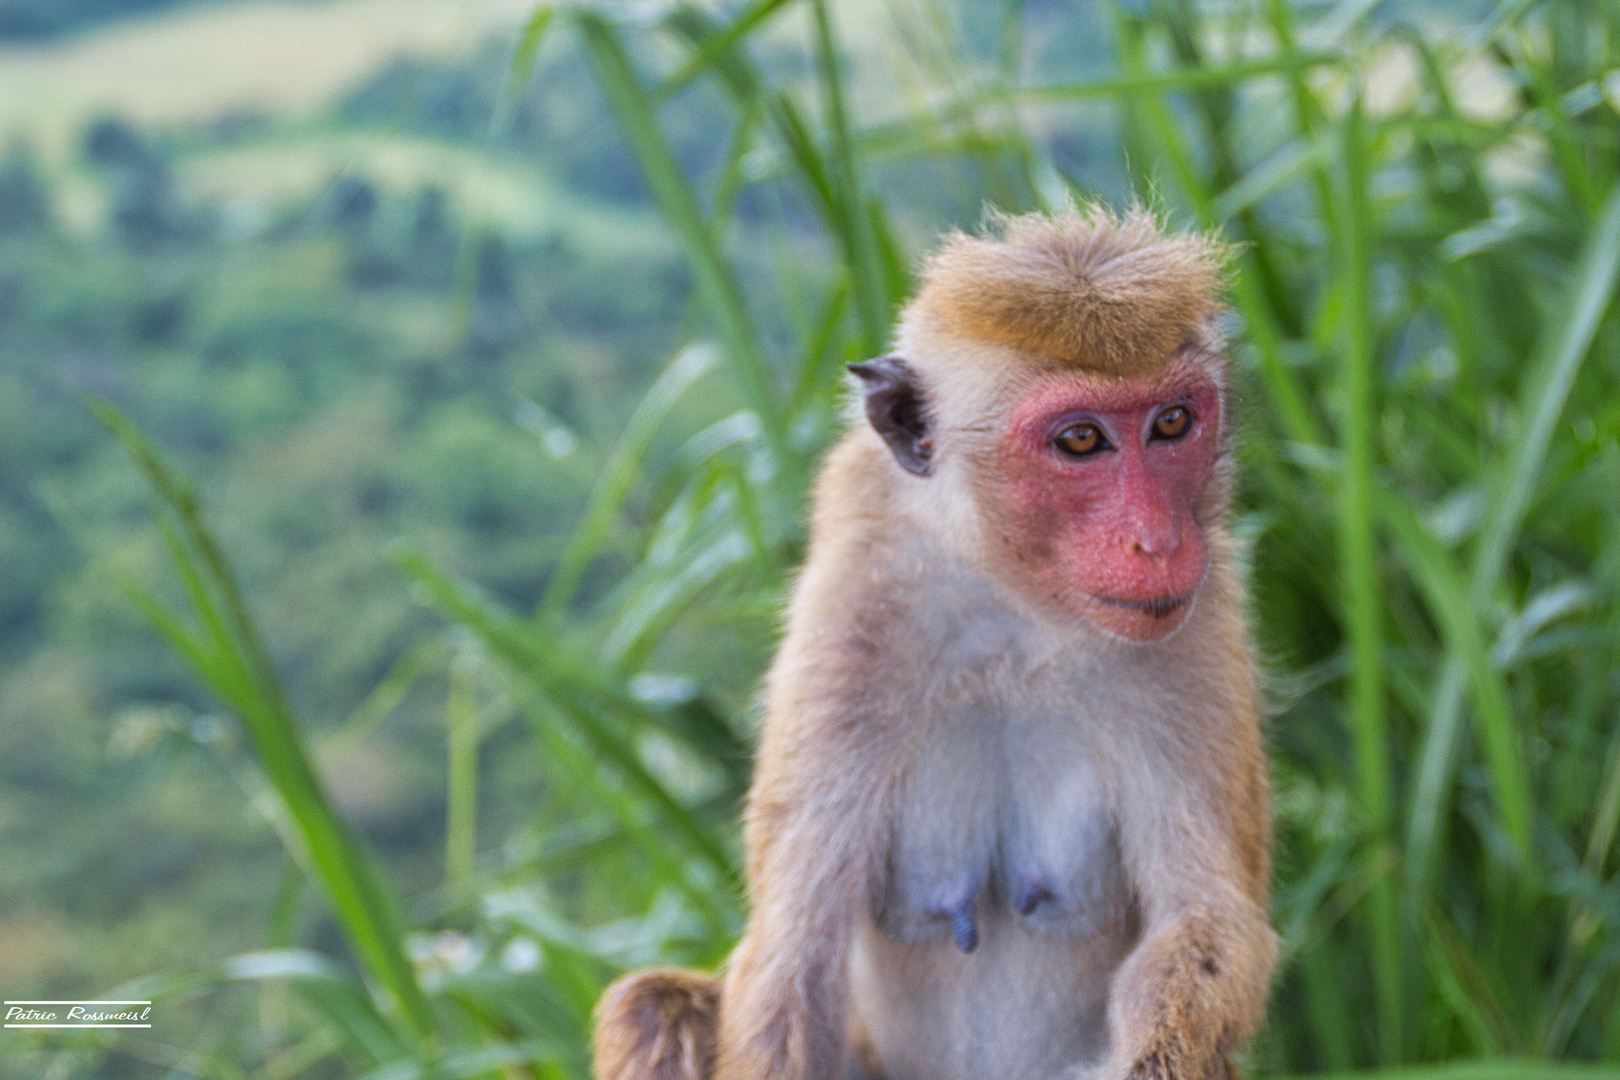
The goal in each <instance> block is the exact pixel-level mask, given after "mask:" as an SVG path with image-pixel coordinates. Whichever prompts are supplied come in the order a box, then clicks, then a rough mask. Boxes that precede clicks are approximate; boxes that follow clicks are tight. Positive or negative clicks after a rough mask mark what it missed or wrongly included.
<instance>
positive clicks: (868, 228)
mask: <svg viewBox="0 0 1620 1080" xmlns="http://www.w3.org/2000/svg"><path fill="white" fill-rule="evenodd" d="M810 10H811V11H812V13H813V14H814V16H815V35H816V68H817V72H818V74H819V75H820V79H821V93H822V115H823V119H824V121H825V123H826V126H827V131H828V152H827V159H828V164H827V167H826V169H825V172H826V173H827V175H828V176H830V177H831V178H832V183H833V190H834V192H835V197H836V201H837V204H838V206H839V208H840V211H841V212H840V214H839V225H840V232H839V239H840V241H841V242H842V244H843V247H844V261H845V263H846V264H847V265H848V267H849V270H850V280H851V282H852V283H853V286H854V292H855V303H856V310H857V311H858V312H859V313H860V317H861V331H862V336H863V337H864V339H865V341H864V347H863V349H862V351H863V352H865V353H870V354H872V355H876V354H877V353H879V352H882V351H883V349H884V347H885V346H886V345H887V344H888V340H889V330H890V323H891V321H892V319H893V307H892V303H891V298H890V296H889V289H888V279H887V275H886V274H885V273H884V272H883V269H882V266H881V263H880V259H879V252H878V244H877V239H876V237H875V236H874V234H873V229H872V220H871V218H870V217H869V216H868V214H867V212H866V196H865V194H864V193H863V191H862V186H861V179H860V170H859V166H858V164H857V162H856V158H855V146H854V142H853V140H852V139H851V138H850V123H849V111H848V108H847V106H846V104H845V102H844V81H845V80H844V75H843V72H842V70H841V63H840V60H839V56H838V43H837V41H836V40H835V37H834V33H833V25H832V14H831V11H830V9H829V7H828V0H810Z"/></svg>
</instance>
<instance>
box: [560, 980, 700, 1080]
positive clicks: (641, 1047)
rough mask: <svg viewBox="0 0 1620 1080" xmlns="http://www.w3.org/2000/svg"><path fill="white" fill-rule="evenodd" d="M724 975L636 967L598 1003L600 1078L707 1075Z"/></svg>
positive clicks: (692, 1078) (595, 1044)
mask: <svg viewBox="0 0 1620 1080" xmlns="http://www.w3.org/2000/svg"><path fill="white" fill-rule="evenodd" d="M719 1014H720V980H719V979H716V978H715V977H713V976H712V975H703V974H700V973H698V972H695V971H673V970H661V971H638V972H636V973H635V974H633V975H626V976H625V977H624V978H622V979H620V980H619V981H617V982H615V983H614V984H613V985H612V986H609V987H608V988H607V989H606V990H605V991H603V993H602V1000H601V1001H600V1002H599V1003H598V1004H597V1006H596V1035H595V1037H594V1038H593V1040H592V1051H593V1056H594V1059H595V1073H596V1078H597V1080H709V1078H710V1077H711V1076H712V1075H713V1074H714V1056H715V1032H716V1029H717V1027H718V1025H719Z"/></svg>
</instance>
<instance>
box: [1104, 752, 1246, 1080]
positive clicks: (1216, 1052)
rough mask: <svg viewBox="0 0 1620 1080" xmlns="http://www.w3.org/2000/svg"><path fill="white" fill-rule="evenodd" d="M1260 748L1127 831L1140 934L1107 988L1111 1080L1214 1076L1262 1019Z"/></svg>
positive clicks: (1163, 795)
mask: <svg viewBox="0 0 1620 1080" xmlns="http://www.w3.org/2000/svg"><path fill="white" fill-rule="evenodd" d="M1255 741H1256V743H1258V737H1257V736H1256V740H1255ZM1258 753H1259V751H1258V747H1257V746H1256V747H1255V751H1254V753H1252V754H1245V755H1243V756H1244V757H1245V758H1247V759H1249V763H1248V764H1246V765H1244V766H1240V767H1238V768H1236V769H1235V770H1234V772H1235V775H1234V772H1228V773H1226V775H1225V776H1224V777H1221V778H1220V779H1222V780H1224V784H1223V785H1216V784H1213V783H1211V784H1209V785H1207V786H1205V785H1199V784H1196V783H1194V784H1191V785H1188V788H1185V789H1183V791H1182V792H1181V793H1180V794H1179V797H1178V796H1177V795H1175V794H1171V793H1170V792H1168V791H1166V790H1164V789H1163V788H1160V789H1159V790H1157V791H1155V792H1153V793H1152V797H1155V798H1157V799H1158V800H1159V801H1158V802H1157V803H1156V804H1153V803H1148V804H1145V805H1146V806H1151V807H1152V809H1151V810H1148V812H1147V813H1145V814H1141V815H1139V818H1138V821H1136V822H1134V823H1132V824H1134V825H1135V827H1134V828H1133V827H1132V825H1130V824H1128V825H1127V826H1126V830H1125V831H1126V845H1125V846H1126V849H1127V852H1126V859H1127V862H1128V864H1130V870H1131V874H1132V877H1133V879H1134V880H1135V882H1136V887H1137V894H1138V898H1139V902H1140V903H1141V906H1142V918H1143V933H1142V940H1141V942H1140V943H1139V944H1138V946H1137V947H1136V949H1135V950H1134V951H1133V952H1132V953H1131V955H1130V956H1129V957H1127V958H1126V960H1125V963H1124V964H1122V965H1121V966H1120V968H1119V970H1118V971H1117V972H1116V973H1115V976H1114V982H1113V986H1112V990H1111V993H1110V1001H1109V1026H1110V1029H1111V1034H1112V1037H1113V1050H1112V1054H1111V1063H1110V1067H1109V1068H1108V1069H1107V1070H1105V1073H1104V1075H1105V1076H1107V1077H1109V1078H1110V1080H1114V1078H1120V1077H1128V1078H1129V1080H1223V1078H1224V1076H1225V1074H1226V1055H1227V1054H1228V1053H1229V1052H1230V1051H1231V1050H1233V1049H1234V1048H1235V1047H1236V1046H1238V1045H1239V1044H1240V1043H1242V1042H1243V1041H1244V1040H1245V1039H1247V1038H1248V1037H1249V1036H1250V1035H1252V1034H1253V1033H1254V1031H1255V1029H1256V1028H1258V1027H1259V1025H1260V1022H1261V1020H1262V1018H1263V1017H1264V1013H1265V1003H1266V994H1267V989H1268V987H1269V984H1270V980H1271V971H1272V968H1273V967H1274V966H1275V964H1276V957H1277V942H1276V935H1275V934H1274V933H1273V932H1272V930H1271V926H1270V923H1269V922H1268V920H1267V917H1266V890H1267V877H1268V876H1269V866H1268V864H1267V860H1266V857H1265V841H1266V836H1267V835H1268V833H1269V808H1268V804H1267V801H1266V795H1265V790H1264V789H1265V783H1264V775H1263V771H1262V768H1263V767H1262V766H1261V765H1260V763H1259V758H1258ZM1210 772H1211V770H1209V769H1208V768H1207V767H1206V769H1205V775H1206V776H1208V775H1209V773H1210ZM1183 775H1185V774H1183ZM1200 787H1202V788H1203V790H1202V791H1200V790H1199V789H1200ZM1212 788H1217V790H1211V789H1212ZM1143 794H1146V793H1143Z"/></svg>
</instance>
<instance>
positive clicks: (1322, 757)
mask: <svg viewBox="0 0 1620 1080" xmlns="http://www.w3.org/2000/svg"><path fill="white" fill-rule="evenodd" d="M159 9H164V10H161V11H160V10H159ZM169 9H173V10H169ZM0 138H3V139H4V140H5V142H4V144H3V146H4V148H3V150H0V567H3V572H0V866H3V867H4V872H3V873H0V989H3V990H4V994H5V996H6V997H7V998H13V999H16V998H73V997H89V996H115V997H150V998H152V999H153V1000H154V1001H155V1003H156V1004H155V1006H154V1011H155V1023H154V1027H153V1028H152V1029H151V1031H149V1032H110V1031H109V1032H99V1033H67V1034H42V1033H25V1032H20V1031H8V1032H5V1033H4V1038H3V1040H0V1070H3V1071H4V1073H5V1074H6V1075H16V1076H30V1077H32V1076H49V1077H52V1078H56V1080H69V1078H79V1077H85V1078H89V1077H98V1078H114V1077H119V1078H122V1077H141V1078H145V1077H169V1076H175V1077H181V1076H197V1077H221V1078H226V1077H229V1078H236V1077H265V1078H276V1080H289V1078H293V1077H308V1078H321V1077H338V1076H358V1075H363V1076H367V1077H372V1078H375V1080H384V1078H388V1080H404V1078H410V1077H416V1076H436V1077H504V1078H507V1080H515V1078H518V1077H531V1078H538V1077H548V1078H549V1077H570V1078H572V1077H583V1076H585V1075H586V1071H587V1063H586V1059H585V1056H584V1050H583V1047H584V1040H585V1031H586V1027H587V1023H588V1015H589V1010H590V1006H591V1004H592V1002H593V1001H594V998H595V995H596V993H597V992H598V991H599V989H600V987H601V986H602V985H603V984H604V983H605V981H606V980H607V979H609V978H611V977H612V976H613V975H614V974H615V973H616V972H618V971H621V970H623V969H626V968H628V967H633V966H640V965H645V964H650V963H681V964H700V965H711V964H714V963H717V962H718V961H719V960H720V959H721V958H722V957H723V956H724V955H725V953H726V951H727V949H728V947H729V944H730V942H731V941H732V940H733V939H734V937H735V935H736V934H737V932H738V930H739V929H740V925H741V919H742V903H741V898H740V896H739V895H738V890H737V866H738V858H739V854H740V853H739V845H738V837H737V832H736V828H735V817H736V811H737V807H738V800H739V798H740V794H741V792H742V791H743V789H744V788H745V786H746V783H747V772H748V748H749V745H750V743H751V739H752V732H753V728H754V723H755V720H756V716H755V711H754V692H755V687H756V684H757V680H758V677H759V674H760V672H761V670H762V668H763V665H764V664H765V663H766V662H767V661H768V658H769V654H770V651H771V648H772V643H773V640H774V635H775V632H776V617H777V612H778V610H779V608H780V605H781V602H782V599H783V596H784V593H785V589H786V587H787V583H788V581H789V579H790V575H791V572H792V568H793V567H794V565H795V564H796V562H797V560H798V558H799V557H800V555H801V553H802V545H803V541H804V533H803V526H802V522H801V515H802V510H803V501H804V490H805V485H806V483H807V479H808V477H809V476H810V475H811V474H812V472H813V468H814V463H815V460H816V458H817V455H818V454H819V452H820V451H821V450H822V449H823V448H824V447H825V446H826V445H827V443H828V442H829V441H830V440H831V439H832V438H833V437H835V435H836V433H837V430H838V428H839V424H840V421H839V411H840V395H841V389H840V387H841V373H842V365H843V363H844V362H846V361H849V360H856V359H862V358H867V357H870V356H872V355H875V354H876V353H878V352H879V351H881V349H882V347H883V345H884V341H885V338H886V335H887V333H888V326H889V324H890V320H891V317H892V315H893V313H894V311H895V310H896V308H897V306H898V305H899V304H900V303H902V302H903V300H904V298H905V296H906V295H907V293H908V290H909V288H910V284H911V271H912V268H913V266H914V265H915V260H916V258H917V257H918V256H919V255H920V254H921V253H923V252H924V251H926V250H927V249H928V247H929V246H930V245H931V243H932V242H933V239H934V237H935V236H936V235H937V233H938V231H939V230H940V229H942V228H946V227H950V226H958V227H967V228H971V227H974V226H975V225H976V224H977V223H978V221H979V220H980V216H981V213H982V209H983V207H984V205H985V204H986V203H990V204H993V205H996V206H999V207H1002V208H1004V209H1009V210H1027V209H1038V208H1045V209H1051V208H1054V207H1060V206H1062V205H1063V204H1064V203H1065V201H1066V200H1068V199H1071V198H1091V197H1102V198H1104V199H1107V200H1109V201H1111V202H1113V203H1115V204H1116V205H1122V204H1123V203H1125V202H1127V201H1129V200H1130V199H1131V198H1132V197H1133V195H1134V196H1139V197H1141V198H1143V199H1146V200H1148V201H1149V202H1150V203H1151V204H1152V205H1154V206H1155V207H1157V208H1159V209H1161V210H1162V211H1163V212H1164V213H1165V214H1166V215H1167V216H1168V217H1169V218H1170V220H1172V221H1173V222H1175V223H1176V224H1178V225H1180V226H1187V227H1219V228H1221V229H1222V230H1223V231H1224V233H1225V235H1226V236H1227V237H1229V238H1230V239H1233V240H1236V241H1240V242H1241V244H1242V248H1241V254H1240V256H1239V258H1238V260H1237V265H1236V267H1235V268H1234V275H1233V286H1232V293H1231V299H1232V315H1231V320H1230V322H1231V330H1232V332H1233V334H1234V338H1235V340H1236V342H1237V344H1236V346H1235V349H1234V359H1235V361H1236V363H1237V365H1238V368H1239V371H1240V385H1239V394H1238V398H1239V401H1238V406H1239V410H1240V414H1241V415H1240V421H1241V439H1240V445H1239V453H1240V456H1241V458H1242V463H1243V489H1242V493H1241V507H1240V512H1239V517H1238V520H1237V525H1238V529H1239V532H1240V534H1241V535H1242V536H1243V538H1244V539H1245V542H1246V545H1247V548H1248V552H1249V559H1250V562H1251V565H1252V579H1253V584H1254V591H1255V601H1254V615H1255V621H1256V628H1257V636H1258V639H1259V642H1260V645H1261V648H1262V650H1263V652H1264V654H1265V656H1266V658H1267V667H1268V671H1269V681H1268V685H1269V691H1270V697H1271V704H1272V718H1271V721H1270V724H1269V738H1270V744H1271V748H1272V757H1273V763H1274V770H1275V775H1276V803H1277V830H1278V845H1277V890H1276V899H1275V913H1274V914H1275V922H1276V925H1277V927H1278V929H1279V932H1280V933H1281V934H1282V936H1283V941H1284V957H1285V960H1284V964H1283V966H1282V968H1281V970H1280V972H1279V975H1278V979H1277V983H1276V990H1275V993H1274V995H1273V1006H1272V1013H1271V1020H1270V1024H1269V1026H1268V1028H1267V1030H1266V1031H1265V1032H1264V1034H1263V1035H1262V1036H1261V1037H1260V1039H1259V1040H1258V1041H1257V1042H1256V1044H1255V1046H1254V1047H1253V1048H1252V1049H1251V1050H1250V1051H1249V1054H1248V1065H1249V1068H1250V1069H1251V1070H1252V1071H1253V1072H1254V1073H1256V1074H1258V1075H1261V1076H1276V1075H1285V1074H1301V1073H1311V1072H1341V1071H1345V1070H1350V1069H1356V1068H1373V1067H1379V1068H1383V1069H1386V1070H1392V1071H1391V1072H1390V1075H1397V1074H1399V1075H1408V1076H1417V1075H1425V1076H1428V1075H1434V1076H1439V1075H1445V1076H1452V1077H1479V1078H1484V1077H1503V1078H1510V1077H1511V1078H1516V1077H1521V1076H1522V1077H1529V1076H1540V1075H1559V1076H1588V1075H1589V1076H1599V1075H1602V1076H1612V1075H1614V1074H1615V1070H1616V1069H1620V873H1617V870H1620V858H1617V857H1616V853H1615V851H1614V847H1615V840H1616V833H1617V831H1620V828H1617V827H1620V724H1617V719H1620V674H1617V672H1620V605H1617V604H1616V598H1617V590H1620V324H1617V320H1616V317H1615V315H1614V314H1613V312H1612V311H1611V310H1610V306H1611V305H1610V301H1611V299H1612V297H1613V294H1614V292H1615V285H1616V275H1617V267H1620V187H1617V186H1616V184H1617V178H1620V3H1616V2H1615V0H1504V2H1502V3H1499V4H1493V3H1486V2H1483V0H1482V2H1477V3H1471V2H1455V3H1441V2H1438V0H1436V2H1432V3H1423V2H1420V0H1385V2H1383V3H1379V2H1377V0H1341V2H1335V3H1320V2H1294V3H1291V2H1289V0H1224V2H1220V3H1215V2H1205V3H1200V2H1196V0H1094V2H1092V0H1086V2H1072V3H1063V2H1058V0H1003V2H1000V3H971V4H970V3H952V2H949V0H889V2H887V3H884V4H866V3H856V2H848V3H834V2H832V0H748V2H746V3H742V4H738V3H721V4H707V3H695V2H692V3H688V2H680V3H654V4H634V5H632V4H612V3H604V4H599V5H587V4H578V5H569V6H560V7H555V8H553V7H535V6H532V5H528V4H522V5H518V6H516V7H513V6H512V5H497V4H493V3H490V4H480V3H476V2H473V0H465V2H456V0H389V2H382V0H330V2H326V3H315V2H307V3H297V2H280V3H272V2H268V0H243V2H229V0H215V2H213V3H197V4H184V3H181V2H178V0H170V2H162V0H0ZM87 402H89V403H91V405H92V406H93V411H92V409H91V408H87V407H86V403H87ZM98 419H99V421H100V423H98ZM109 430H110V431H111V432H112V433H113V434H112V435H109V434H108V431H109ZM142 432H144V433H145V434H144V435H143V434H142ZM188 477H189V479H188ZM154 524H155V525H156V527H154ZM154 627H155V628H156V629H155V632H154ZM1459 1060H1460V1061H1463V1062H1464V1064H1460V1065H1457V1064H1453V1065H1448V1066H1442V1065H1441V1064H1440V1063H1447V1062H1456V1061H1459ZM1425 1070H1427V1071H1425ZM1437 1070H1438V1071H1437Z"/></svg>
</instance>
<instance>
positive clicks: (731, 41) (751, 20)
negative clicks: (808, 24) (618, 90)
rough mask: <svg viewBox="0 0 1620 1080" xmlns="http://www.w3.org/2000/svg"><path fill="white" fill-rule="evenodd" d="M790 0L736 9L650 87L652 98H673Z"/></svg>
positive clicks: (756, 1)
mask: <svg viewBox="0 0 1620 1080" xmlns="http://www.w3.org/2000/svg"><path fill="white" fill-rule="evenodd" d="M793 2H794V0H754V2H753V3H752V4H749V5H748V6H747V7H745V8H743V9H742V10H741V11H739V12H737V14H736V16H735V17H734V18H733V19H732V20H731V22H730V23H728V24H727V25H726V27H725V29H723V30H719V31H716V32H715V33H713V34H709V35H707V36H705V37H704V38H702V39H701V41H700V42H699V43H698V50H697V52H696V53H695V54H694V55H693V56H691V57H690V58H689V59H688V60H687V61H686V63H684V64H682V65H681V66H680V67H679V68H677V69H676V70H675V71H674V73H673V74H671V75H669V76H668V77H667V78H665V79H664V81H663V82H661V83H659V84H658V85H657V86H656V87H654V88H653V91H652V98H653V100H654V101H662V100H664V99H665V98H669V97H673V96H674V95H675V94H676V93H677V92H679V91H680V90H681V89H682V88H683V87H685V86H686V84H687V83H689V82H691V81H692V80H693V79H695V78H697V77H698V76H699V75H701V74H703V71H704V69H705V68H708V67H709V66H711V65H714V64H717V63H718V62H719V61H720V60H721V59H722V58H724V57H726V56H727V54H729V53H730V52H732V50H734V49H735V48H736V47H737V46H738V45H739V44H741V42H742V40H743V39H744V38H746V37H747V36H748V35H749V34H751V33H753V32H754V30H755V29H757V28H758V27H760V26H762V25H764V24H765V23H766V22H767V21H768V20H769V19H770V18H771V16H773V15H775V14H776V13H777V12H779V11H781V10H782V9H783V8H785V7H787V5H788V4H790V3H793Z"/></svg>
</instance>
